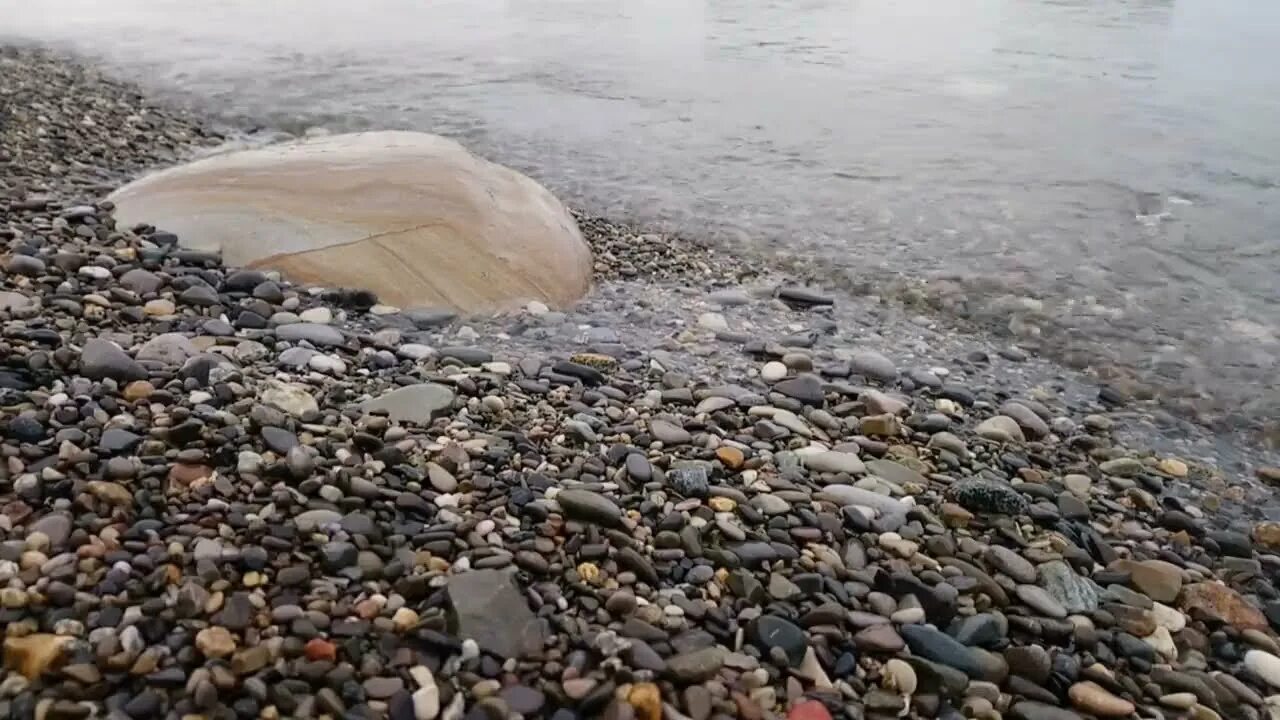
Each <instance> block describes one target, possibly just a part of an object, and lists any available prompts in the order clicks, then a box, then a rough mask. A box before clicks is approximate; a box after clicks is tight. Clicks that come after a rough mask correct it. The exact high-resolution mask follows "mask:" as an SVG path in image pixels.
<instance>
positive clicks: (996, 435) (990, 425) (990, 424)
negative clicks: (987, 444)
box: [974, 415, 1027, 443]
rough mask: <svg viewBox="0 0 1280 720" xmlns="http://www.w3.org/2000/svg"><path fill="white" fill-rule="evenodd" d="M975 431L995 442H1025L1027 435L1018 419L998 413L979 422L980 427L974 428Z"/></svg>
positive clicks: (979, 435)
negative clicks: (1024, 433)
mask: <svg viewBox="0 0 1280 720" xmlns="http://www.w3.org/2000/svg"><path fill="white" fill-rule="evenodd" d="M974 432H975V433H977V435H978V437H981V438H985V439H987V440H993V441H995V442H1001V443H1007V442H1025V441H1026V439H1027V438H1026V436H1025V435H1023V433H1022V426H1021V425H1019V424H1018V421H1017V420H1014V419H1013V418H1011V417H1009V416H1008V415H996V416H995V417H990V418H987V419H986V420H983V421H982V422H980V423H978V427H976V428H974Z"/></svg>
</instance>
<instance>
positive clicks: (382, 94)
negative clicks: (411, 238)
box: [0, 0, 1280, 420]
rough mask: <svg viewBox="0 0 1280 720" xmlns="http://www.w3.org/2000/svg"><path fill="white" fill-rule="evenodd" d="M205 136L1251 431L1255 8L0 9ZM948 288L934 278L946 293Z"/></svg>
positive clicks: (368, 5)
mask: <svg viewBox="0 0 1280 720" xmlns="http://www.w3.org/2000/svg"><path fill="white" fill-rule="evenodd" d="M0 18H3V19H4V22H3V23H0V34H7V35H9V36H12V37H18V38H25V39H34V40H37V41H42V42H48V43H54V44H58V45H63V46H67V47H70V48H71V49H74V50H76V51H79V52H82V53H87V54H90V55H93V56H96V57H99V58H101V59H103V60H105V61H107V62H108V63H110V64H112V65H113V66H115V67H116V68H117V69H119V70H122V71H124V72H125V73H127V74H129V75H130V76H132V77H134V78H136V79H140V80H143V81H144V82H146V83H149V84H151V85H152V86H153V87H155V88H157V89H160V90H165V89H168V90H175V89H177V90H181V91H182V92H184V93H187V94H189V96H191V97H195V98H198V99H199V100H200V101H201V102H204V103H206V104H207V107H209V108H212V109H214V110H215V111H218V112H220V113H223V114H226V115H227V116H230V117H234V118H238V119H248V120H250V121H252V122H256V123H260V124H262V125H265V126H270V127H283V128H287V129H292V130H299V129H302V128H306V127H309V126H312V125H324V126H326V127H329V128H333V129H348V128H366V127H375V128H382V127H396V128H415V129H425V130H433V131H436V132H443V133H446V134H450V135H453V136H455V137H459V138H460V139H463V140H464V141H465V142H467V143H469V144H470V145H472V146H473V147H475V148H476V149H478V150H480V151H481V152H483V153H485V154H487V155H489V156H491V157H494V158H495V159H498V160H501V161H503V162H506V163H508V164H511V165H513V166H516V167H519V168H521V169H523V170H526V171H528V172H530V173H532V174H533V175H535V176H536V177H538V178H539V179H541V180H542V181H543V182H545V183H546V184H548V185H549V186H551V187H552V188H554V189H555V190H557V191H558V192H559V193H561V194H562V195H563V196H565V197H566V198H567V199H569V200H571V201H573V202H576V203H577V204H580V205H584V206H586V207H588V208H589V209H592V210H596V211H599V212H604V213H607V214H612V215H616V216H622V217H627V218H632V219H638V220H643V221H647V222H654V223H662V224H666V225H669V226H671V227H674V228H678V229H682V230H686V231H691V232H695V233H700V234H710V235H714V236H715V237H717V238H720V239H721V240H723V241H724V242H726V243H728V244H729V246H730V247H735V248H741V249H742V251H743V252H756V253H758V252H766V253H785V254H787V255H790V256H796V257H800V258H804V259H807V260H808V261H809V262H811V263H812V264H813V265H814V266H816V267H818V268H820V269H821V272H822V273H823V275H824V276H825V277H827V278H828V279H829V280H832V281H834V280H835V279H837V278H843V279H847V280H849V281H851V282H854V283H872V284H878V283H883V282H886V281H888V280H890V279H891V278H894V277H897V276H905V277H909V278H915V279H927V280H931V281H932V282H933V285H934V287H950V288H952V289H953V290H954V291H955V292H960V293H963V295H964V297H965V301H964V302H956V303H952V304H950V305H948V306H947V308H946V312H949V313H954V314H957V315H961V316H968V317H971V318H976V319H978V320H980V321H981V322H982V323H983V324H984V325H986V326H988V327H992V328H995V329H997V330H1000V331H1009V329H1010V328H1012V329H1013V331H1015V332H1017V333H1020V334H1026V333H1029V332H1034V330H1033V329H1032V327H1033V326H1034V327H1038V328H1040V331H1041V332H1042V334H1043V338H1044V339H1045V341H1046V345H1047V346H1048V347H1049V348H1050V349H1051V350H1052V351H1053V352H1057V353H1059V354H1061V355H1062V356H1063V357H1068V358H1070V357H1074V356H1075V354H1076V352H1077V351H1082V352H1086V353H1087V354H1088V356H1089V357H1093V358H1096V357H1098V356H1099V355H1102V356H1109V357H1111V358H1113V359H1115V360H1116V361H1118V362H1120V363H1121V364H1122V365H1126V366H1129V367H1131V368H1134V369H1135V370H1136V371H1137V372H1138V373H1139V374H1140V375H1142V376H1144V377H1148V378H1154V379H1159V380H1160V381H1161V382H1162V383H1163V384H1164V385H1165V386H1167V387H1168V388H1171V389H1172V392H1175V393H1178V392H1181V393H1183V394H1187V395H1190V396H1192V397H1198V398H1200V400H1199V401H1201V402H1202V401H1203V396H1205V395H1207V394H1208V395H1212V396H1214V397H1215V398H1216V400H1217V405H1218V407H1219V408H1222V409H1226V410H1229V411H1232V412H1236V413H1238V414H1241V415H1244V416H1247V417H1248V418H1250V419H1252V420H1259V419H1262V420H1265V419H1267V418H1269V417H1274V416H1275V415H1276V414H1277V409H1278V408H1280V377H1278V373H1277V370H1278V369H1280V363H1278V358H1280V290H1278V288H1280V202H1278V200H1280V71H1277V70H1276V69H1275V68H1276V63H1275V57H1276V54H1275V51H1274V49H1275V48H1276V47H1277V46H1280V3H1277V2H1265V1H1259V0H1104V1H1101V2H1100V1H1098V0H1087V1H1086V0H947V2H938V1H937V0H807V1H806V0H799V1H792V2H777V1H775V2H768V1H762V0H753V1H748V0H590V1H587V0H577V1H575V0H536V1H535V0H508V1H506V2H502V1H498V0H449V1H439V0H369V1H366V2H360V3H352V2H347V1H344V2H334V1H333V0H301V1H299V0H271V1H270V2H263V0H206V1H205V2H191V1H190V0H112V2H109V3H104V2H100V0H40V2H34V3H33V2H29V1H26V0H24V1H23V2H16V1H15V0H0ZM948 278H949V279H951V281H952V282H949V283H948V282H944V279H948Z"/></svg>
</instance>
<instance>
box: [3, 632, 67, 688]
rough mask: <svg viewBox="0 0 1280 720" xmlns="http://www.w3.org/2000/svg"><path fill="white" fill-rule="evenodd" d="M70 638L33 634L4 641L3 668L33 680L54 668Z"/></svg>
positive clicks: (61, 657)
mask: <svg viewBox="0 0 1280 720" xmlns="http://www.w3.org/2000/svg"><path fill="white" fill-rule="evenodd" d="M71 640H72V638H70V637H67V636H64V635H52V634H49V633H35V634H33V635H24V636H22V637H11V638H6V639H5V641H4V666H5V667H6V668H8V669H9V670H13V671H16V672H18V673H21V674H22V675H23V677H25V678H27V679H28V680H35V679H36V678H38V677H40V676H41V675H43V674H44V673H46V672H48V671H50V670H53V669H55V668H56V666H57V664H58V663H59V662H60V661H61V660H62V659H63V653H64V652H65V651H66V649H67V645H68V644H69V643H70V642H71Z"/></svg>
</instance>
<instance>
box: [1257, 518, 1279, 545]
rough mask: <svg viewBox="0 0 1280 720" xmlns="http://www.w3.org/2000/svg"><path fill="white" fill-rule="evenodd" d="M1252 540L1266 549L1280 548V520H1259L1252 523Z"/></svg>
mask: <svg viewBox="0 0 1280 720" xmlns="http://www.w3.org/2000/svg"><path fill="white" fill-rule="evenodd" d="M1253 541H1254V542H1256V543H1258V544H1259V545H1261V546H1262V547H1264V548H1266V549H1268V550H1273V551H1274V550H1280V522H1260V523H1258V524H1257V525H1254V526H1253Z"/></svg>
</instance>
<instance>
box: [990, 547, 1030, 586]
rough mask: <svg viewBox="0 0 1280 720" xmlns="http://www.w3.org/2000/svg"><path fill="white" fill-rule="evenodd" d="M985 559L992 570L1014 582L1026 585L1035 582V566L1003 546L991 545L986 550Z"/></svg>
mask: <svg viewBox="0 0 1280 720" xmlns="http://www.w3.org/2000/svg"><path fill="white" fill-rule="evenodd" d="M986 558H987V562H988V563H989V564H990V565H991V566H992V567H993V568H995V569H996V570H999V571H1000V572H1002V573H1004V574H1005V575H1008V576H1009V577H1011V578H1013V579H1014V581H1015V582H1019V583H1024V584H1027V583H1033V582H1035V581H1036V566H1035V565H1032V564H1031V563H1030V562H1028V561H1027V560H1026V558H1024V557H1022V556H1021V555H1019V554H1018V553H1016V552H1014V551H1013V550H1010V549H1009V548H1007V547H1004V546H1003V545H992V546H991V547H990V548H989V549H988V550H987V555H986Z"/></svg>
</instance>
